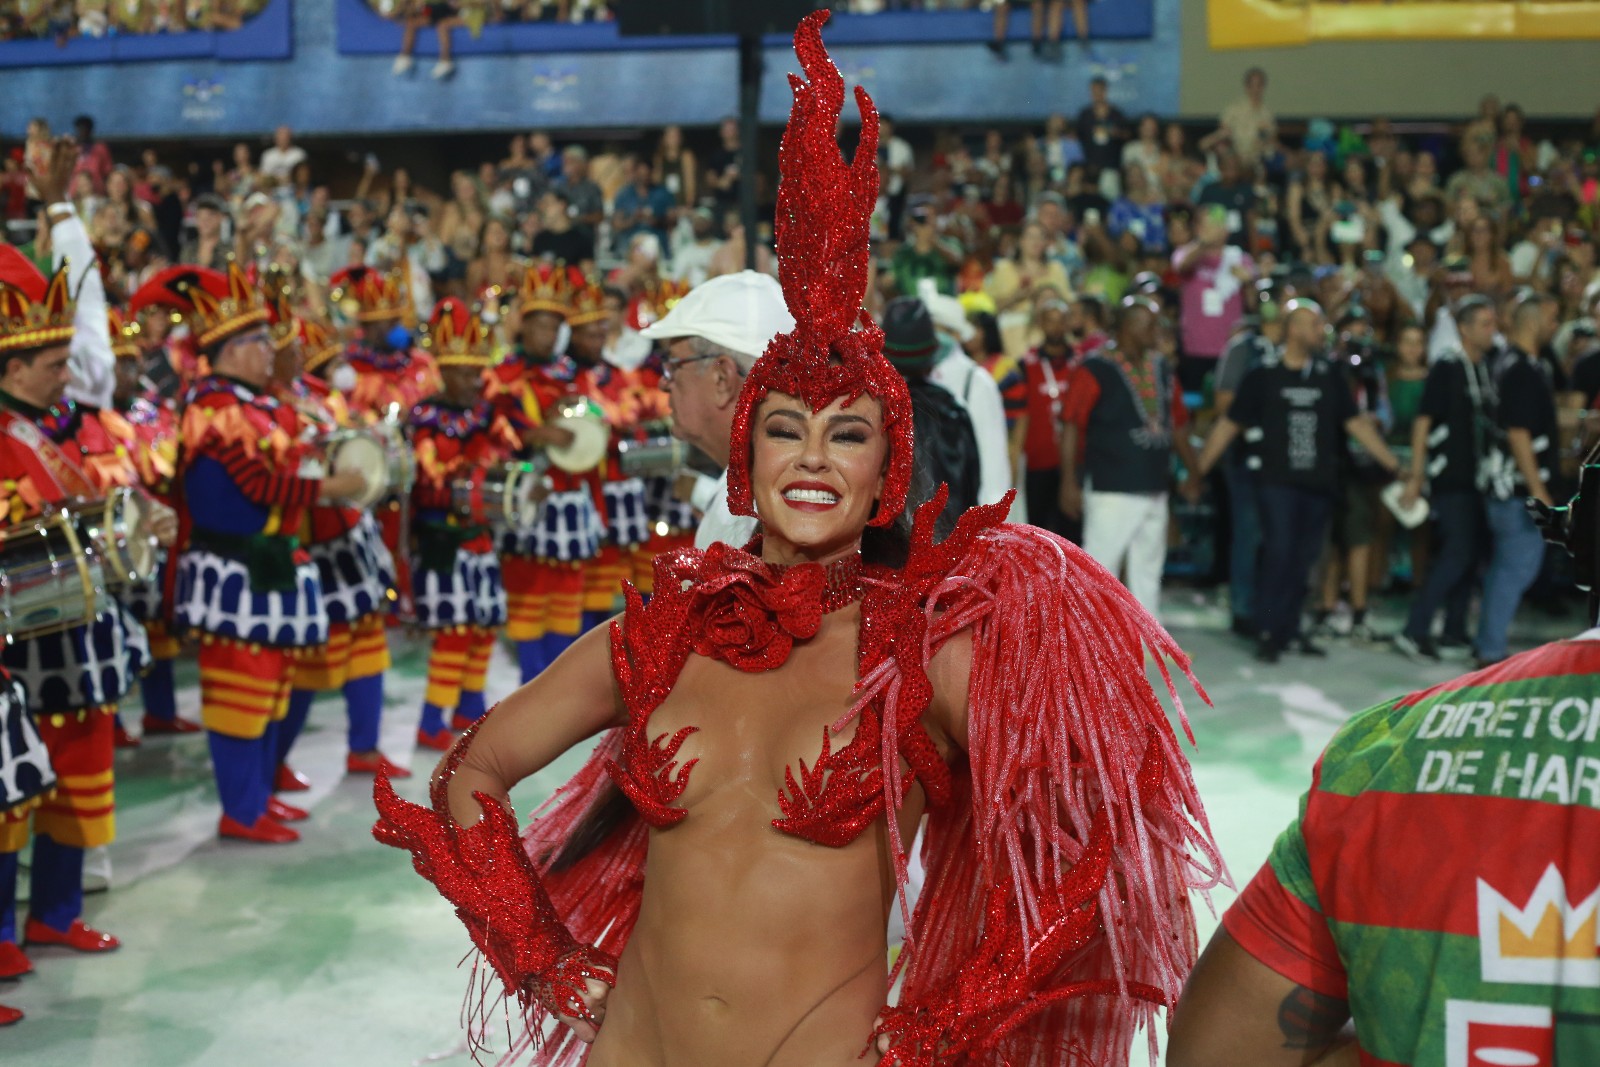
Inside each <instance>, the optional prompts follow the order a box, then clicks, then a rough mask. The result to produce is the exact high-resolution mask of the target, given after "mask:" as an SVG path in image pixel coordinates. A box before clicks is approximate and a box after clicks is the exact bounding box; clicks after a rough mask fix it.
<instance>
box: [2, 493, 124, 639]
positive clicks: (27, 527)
mask: <svg viewBox="0 0 1600 1067" xmlns="http://www.w3.org/2000/svg"><path fill="white" fill-rule="evenodd" d="M101 585H102V581H101V573H100V566H99V562H98V561H97V560H96V559H95V558H94V557H92V556H90V555H89V553H87V552H86V551H84V546H83V543H82V542H81V541H80V540H79V539H78V531H77V527H76V524H75V523H74V522H73V521H72V515H71V514H70V513H69V512H67V511H65V510H62V511H56V512H53V513H51V514H48V515H41V516H39V517H38V518H36V519H29V520H26V521H24V522H20V523H17V524H15V525H13V526H9V527H6V528H5V529H0V624H3V625H4V627H5V636H6V638H8V639H11V640H17V639H21V638H25V637H36V636H38V635H39V634H46V633H54V632H56V631H59V630H67V629H71V628H72V627H74V626H81V625H83V624H84V623H87V622H89V621H90V620H91V619H93V618H94V617H95V615H96V614H97V613H98V607H97V597H98V595H99V590H100V587H101Z"/></svg>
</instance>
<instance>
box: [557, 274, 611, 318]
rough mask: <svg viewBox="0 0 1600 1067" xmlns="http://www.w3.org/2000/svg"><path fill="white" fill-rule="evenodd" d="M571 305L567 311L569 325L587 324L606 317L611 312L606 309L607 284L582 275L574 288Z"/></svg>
mask: <svg viewBox="0 0 1600 1067" xmlns="http://www.w3.org/2000/svg"><path fill="white" fill-rule="evenodd" d="M571 307H572V310H571V311H569V312H568V313H567V325H568V326H587V325H588V324H589V323H591V322H599V321H600V320H602V319H604V318H605V317H606V316H607V315H609V314H610V312H608V311H607V310H606V290H605V286H603V285H601V284H600V283H599V282H597V281H595V280H594V279H593V278H584V277H581V276H580V277H579V278H578V279H577V284H576V285H574V286H573V289H572V303H571Z"/></svg>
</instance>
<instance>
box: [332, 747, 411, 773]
mask: <svg viewBox="0 0 1600 1067" xmlns="http://www.w3.org/2000/svg"><path fill="white" fill-rule="evenodd" d="M344 769H345V771H346V772H347V773H349V774H377V773H378V771H379V770H382V771H383V772H384V773H385V774H387V775H388V776H389V777H390V778H410V777H411V771H410V769H409V768H406V767H402V766H400V764H398V763H395V762H394V761H393V760H391V759H390V758H389V757H388V756H385V755H384V754H383V753H381V752H380V753H378V754H377V755H376V756H358V755H356V754H355V753H354V752H352V753H350V755H348V756H346V757H345V758H344Z"/></svg>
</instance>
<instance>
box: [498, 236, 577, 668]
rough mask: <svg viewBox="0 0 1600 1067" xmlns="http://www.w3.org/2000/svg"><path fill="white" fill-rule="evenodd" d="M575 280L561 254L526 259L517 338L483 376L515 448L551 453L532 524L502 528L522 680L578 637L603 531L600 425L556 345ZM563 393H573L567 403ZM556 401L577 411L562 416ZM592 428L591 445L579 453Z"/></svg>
mask: <svg viewBox="0 0 1600 1067" xmlns="http://www.w3.org/2000/svg"><path fill="white" fill-rule="evenodd" d="M582 285H584V280H583V276H582V275H581V274H579V273H578V272H577V271H576V270H572V269H569V268H567V267H565V266H563V265H561V264H559V263H557V264H550V263H540V264H537V265H535V266H532V267H530V268H528V271H527V274H526V275H525V276H524V278H523V282H522V287H521V290H520V292H519V293H518V299H517V313H518V319H519V324H518V337H519V344H518V345H517V346H516V348H515V350H514V351H513V353H512V355H511V356H510V357H509V358H508V359H506V360H505V361H503V362H502V363H500V364H499V365H498V366H496V367H495V368H494V370H493V371H492V372H491V373H490V374H489V376H488V380H487V382H486V384H485V386H484V395H485V396H486V397H487V398H488V399H489V400H490V402H491V403H493V404H494V405H495V410H496V412H498V413H499V414H501V415H503V416H505V417H506V419H507V421H509V422H510V423H511V425H512V426H513V427H515V428H516V430H517V433H518V435H519V436H520V438H521V439H522V442H523V451H522V453H521V454H520V456H519V458H524V459H527V458H533V457H538V458H540V459H543V458H545V456H546V455H548V456H549V458H550V461H551V469H550V471H549V474H548V477H549V479H550V485H549V489H550V495H549V497H548V498H547V499H546V500H545V502H544V507H543V508H542V509H540V512H539V520H538V523H537V525H535V526H533V527H523V528H518V527H508V528H506V529H505V530H504V531H502V532H501V534H500V566H501V570H502V573H503V576H504V581H505V588H506V602H507V605H508V616H509V617H508V618H507V621H506V635H507V636H508V637H510V638H511V640H512V641H513V642H515V644H516V646H517V660H518V663H519V665H520V666H521V669H522V679H523V681H527V680H528V679H530V678H532V677H533V676H534V675H536V674H538V673H539V672H540V671H542V670H543V669H544V668H545V667H546V666H548V665H549V664H550V663H551V662H552V661H553V660H554V659H555V658H556V657H557V656H558V655H560V654H561V652H562V651H563V650H565V649H566V647H567V646H568V645H570V644H572V642H573V641H575V640H576V639H577V637H578V634H579V632H580V631H581V629H582V626H583V581H584V565H585V564H586V563H587V562H588V561H589V560H591V559H593V558H594V557H595V555H596V554H597V553H598V552H599V551H600V542H601V538H602V537H603V536H604V534H605V520H604V517H603V515H602V513H601V510H600V503H601V497H600V485H599V480H598V477H597V475H596V474H595V472H594V468H595V467H596V466H598V465H599V463H600V461H601V459H603V458H604V455H605V441H606V431H605V428H604V424H603V422H601V421H600V419H599V417H598V415H597V413H596V412H595V411H594V410H593V409H592V408H591V406H590V405H589V404H588V402H587V401H585V400H583V399H582V398H576V397H574V396H573V394H574V388H575V386H574V382H575V379H576V377H577V367H576V365H575V364H574V363H573V361H572V360H571V359H570V358H568V357H565V356H557V355H556V345H557V343H558V341H559V338H560V334H561V326H562V324H563V323H564V322H566V321H567V318H568V316H569V315H570V314H571V311H572V309H571V306H570V300H571V298H572V293H573V292H574V290H575V289H577V288H579V287H581V286H582ZM602 332H603V327H602ZM569 399H571V400H574V401H576V402H575V403H572V404H566V403H565V402H566V401H568V400H569ZM563 407H566V408H567V409H568V410H570V411H571V412H573V413H574V414H575V416H576V418H575V419H571V420H568V419H565V418H564V416H562V414H561V412H562V409H563ZM563 422H566V425H561V423H563ZM580 432H581V433H583V434H584V440H583V441H581V442H580V440H579V438H578V434H579V433H580ZM596 438H597V439H598V440H599V443H600V447H599V449H598V451H597V452H595V453H594V454H593V455H592V456H589V455H579V453H582V452H587V451H589V443H590V441H591V440H593V439H596Z"/></svg>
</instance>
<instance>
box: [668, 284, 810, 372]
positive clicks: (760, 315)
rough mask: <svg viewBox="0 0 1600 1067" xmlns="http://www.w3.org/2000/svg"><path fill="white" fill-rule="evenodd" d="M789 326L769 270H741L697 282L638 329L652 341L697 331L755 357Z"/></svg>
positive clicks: (692, 334)
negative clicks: (761, 271) (681, 297)
mask: <svg viewBox="0 0 1600 1067" xmlns="http://www.w3.org/2000/svg"><path fill="white" fill-rule="evenodd" d="M792 329H794V316H793V315H790V314H789V308H788V306H787V305H786V304H785V303H784V302H783V290H782V289H781V288H780V287H779V286H778V280H777V279H776V278H774V277H772V276H771V275H770V274H760V273H757V272H756V271H753V270H742V271H740V272H739V273H737V274H724V275H721V276H720V277H716V278H712V279H711V280H710V281H707V282H702V283H701V284H700V285H697V286H695V287H694V288H693V289H691V290H689V293H688V295H687V296H685V297H684V298H683V299H682V300H679V301H678V302H677V303H676V304H674V305H672V310H671V311H669V312H667V313H666V314H665V315H664V316H662V317H661V318H660V319H658V320H657V321H655V322H653V323H651V324H650V325H649V326H646V327H645V328H644V329H642V330H640V331H639V332H640V333H641V334H643V335H644V336H645V337H648V338H650V339H651V340H652V341H668V340H672V339H674V338H678V337H703V338H705V339H706V340H707V341H710V342H711V343H712V344H714V345H721V346H722V347H723V348H726V349H728V350H729V351H731V352H738V353H740V354H741V355H746V356H750V357H751V358H756V357H759V356H760V355H761V354H762V353H763V352H765V351H766V350H767V345H769V344H771V343H772V339H773V338H774V337H776V336H778V335H779V334H780V333H788V332H789V331H790V330H792Z"/></svg>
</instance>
